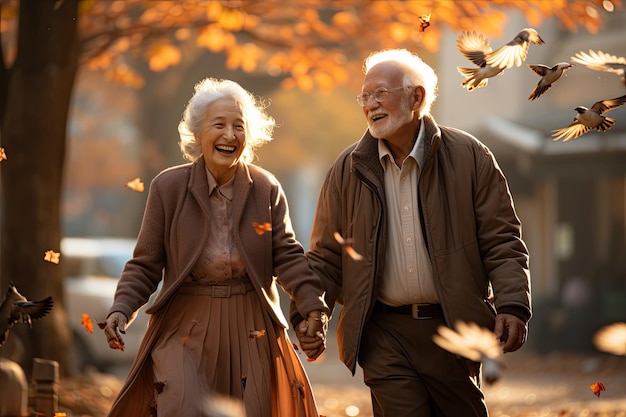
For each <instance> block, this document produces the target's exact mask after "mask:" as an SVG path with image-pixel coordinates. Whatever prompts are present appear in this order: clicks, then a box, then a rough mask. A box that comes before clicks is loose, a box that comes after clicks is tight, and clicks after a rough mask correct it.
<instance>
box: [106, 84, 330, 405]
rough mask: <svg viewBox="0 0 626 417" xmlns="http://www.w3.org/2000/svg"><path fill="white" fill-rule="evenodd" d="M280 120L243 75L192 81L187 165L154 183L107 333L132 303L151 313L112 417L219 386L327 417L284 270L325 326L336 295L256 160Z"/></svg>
mask: <svg viewBox="0 0 626 417" xmlns="http://www.w3.org/2000/svg"><path fill="white" fill-rule="evenodd" d="M274 123H275V122H274V120H273V119H272V118H271V117H270V116H268V115H267V114H266V113H265V111H264V107H263V105H262V103H261V102H260V101H258V100H257V99H256V98H255V97H254V96H253V95H251V94H250V93H249V92H248V91H246V90H245V89H243V88H242V87H241V86H240V85H239V84H237V83H235V82H233V81H228V80H216V79H212V78H207V79H205V80H203V81H201V82H200V83H198V84H197V85H196V88H195V94H194V95H193V97H192V98H191V100H190V101H189V103H188V105H187V107H186V110H185V113H184V116H183V120H182V121H181V123H180V125H179V132H180V139H181V141H180V147H181V150H182V153H183V155H184V156H185V157H186V158H187V159H188V160H190V161H191V163H189V164H185V165H181V166H176V167H172V168H170V169H166V170H164V171H163V172H161V173H160V174H159V175H158V176H156V177H155V178H154V180H153V181H152V183H151V185H150V191H149V194H148V200H147V203H146V208H145V213H144V218H143V222H142V224H141V229H140V231H139V235H138V238H137V244H136V247H135V251H134V254H133V258H132V259H130V260H129V261H128V262H127V264H126V266H125V268H124V271H123V272H122V276H121V278H120V281H119V284H118V286H117V290H116V292H115V299H114V302H113V305H112V306H111V308H110V310H109V315H108V317H107V319H106V326H105V328H104V333H105V335H106V337H107V341H108V343H109V346H110V347H111V348H113V349H116V348H117V349H119V348H123V345H124V341H123V339H122V335H121V334H120V333H122V334H123V333H124V331H125V328H126V325H127V324H129V323H130V322H131V321H132V319H133V317H134V315H135V314H136V312H137V310H138V309H139V308H140V307H141V306H143V305H144V304H146V303H147V301H148V299H149V297H150V296H151V295H152V294H153V293H155V292H156V291H157V287H158V286H159V284H160V283H161V285H162V288H161V289H160V291H159V292H158V293H157V295H156V297H155V299H154V302H153V304H152V305H151V306H150V307H149V308H148V309H147V310H146V312H147V313H148V314H150V315H151V318H150V322H149V326H148V329H147V332H146V334H145V336H144V339H143V341H142V343H141V346H140V348H139V352H138V353H137V357H136V359H135V361H134V363H133V365H132V367H131V369H130V372H129V375H128V377H127V379H126V382H125V384H124V386H123V388H122V390H121V392H120V393H119V396H118V397H117V398H116V400H115V402H114V404H113V406H112V409H111V411H110V413H109V416H111V417H117V416H127V417H130V416H132V417H143V416H155V415H157V416H159V417H168V416H170V417H174V416H175V417H180V416H185V417H195V416H201V415H203V411H202V404H203V402H205V401H206V400H207V399H208V398H211V397H212V396H218V395H219V396H229V397H234V398H236V399H238V400H241V401H242V403H243V405H244V407H245V411H246V415H247V417H279V416H289V417H292V416H294V417H300V416H303V417H304V416H306V417H309V416H315V417H317V416H318V413H317V409H316V405H315V401H314V398H313V395H312V392H311V387H310V384H309V381H308V378H307V376H306V373H305V370H304V368H303V366H302V363H301V362H300V360H299V358H298V356H297V355H296V353H295V351H294V348H293V345H292V343H291V342H290V341H289V337H288V335H287V331H286V328H287V320H286V319H285V317H284V315H283V312H282V310H281V307H280V302H279V301H280V300H279V294H278V289H277V282H278V283H279V284H280V285H281V286H282V287H283V288H284V290H285V291H286V292H287V293H288V294H289V295H290V297H291V298H292V300H293V301H294V302H295V304H296V305H297V309H298V312H299V313H300V314H301V315H302V316H303V317H308V318H309V320H308V323H309V327H308V333H309V335H310V336H316V337H319V338H320V339H323V338H324V337H325V334H326V314H327V313H328V308H327V306H326V304H325V302H324V301H323V294H322V288H321V284H320V281H319V280H318V278H317V277H316V275H314V274H313V273H312V272H311V270H310V269H309V267H308V263H307V260H306V257H305V255H304V251H303V248H302V246H301V245H300V243H299V242H298V241H297V240H296V238H295V236H294V232H293V229H292V226H291V221H290V218H289V212H288V207H287V201H286V199H285V195H284V192H283V190H282V187H281V185H280V183H279V182H278V181H277V180H276V178H275V177H274V176H273V175H272V174H270V173H269V172H267V171H265V170H263V169H261V168H259V167H257V166H255V165H252V164H251V161H252V158H253V155H254V153H253V151H254V149H255V147H258V146H259V145H261V144H263V143H264V142H267V141H270V140H271V139H272V136H271V135H272V131H273V128H274Z"/></svg>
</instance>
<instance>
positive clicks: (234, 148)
mask: <svg viewBox="0 0 626 417" xmlns="http://www.w3.org/2000/svg"><path fill="white" fill-rule="evenodd" d="M198 140H199V141H200V144H201V145H202V154H203V157H204V161H205V163H206V166H207V168H208V169H209V171H210V172H211V174H213V177H214V178H215V180H216V181H217V183H218V184H220V185H221V184H224V183H225V182H227V181H228V180H229V179H231V178H232V176H233V175H234V174H235V171H236V169H237V164H238V163H239V160H240V158H241V154H242V153H243V151H244V149H245V146H246V123H245V121H244V120H243V111H242V110H241V105H240V104H239V103H238V102H237V101H236V100H235V99H233V98H232V97H222V98H218V99H217V100H215V101H213V102H212V103H211V104H209V105H208V106H207V108H206V113H205V118H204V121H203V123H202V128H201V131H200V137H199V138H198Z"/></svg>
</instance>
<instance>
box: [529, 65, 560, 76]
mask: <svg viewBox="0 0 626 417" xmlns="http://www.w3.org/2000/svg"><path fill="white" fill-rule="evenodd" d="M527 65H528V68H530V69H531V70H533V72H534V73H535V74H537V75H538V76H540V77H543V76H544V75H546V74H547V72H548V71H550V70H552V69H554V68H550V67H549V66H547V65H543V64H527Z"/></svg>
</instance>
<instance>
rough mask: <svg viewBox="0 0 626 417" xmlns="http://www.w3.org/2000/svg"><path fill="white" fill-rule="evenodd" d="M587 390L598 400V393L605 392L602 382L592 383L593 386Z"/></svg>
mask: <svg viewBox="0 0 626 417" xmlns="http://www.w3.org/2000/svg"><path fill="white" fill-rule="evenodd" d="M589 389H590V390H591V391H593V395H595V396H596V397H598V398H600V393H601V392H602V391H606V388H604V384H603V383H602V382H594V383H593V384H591V385H589Z"/></svg>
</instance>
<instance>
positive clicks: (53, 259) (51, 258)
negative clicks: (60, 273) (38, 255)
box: [43, 250, 61, 264]
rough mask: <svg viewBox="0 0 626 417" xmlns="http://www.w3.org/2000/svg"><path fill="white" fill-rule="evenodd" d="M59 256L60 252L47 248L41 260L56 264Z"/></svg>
mask: <svg viewBox="0 0 626 417" xmlns="http://www.w3.org/2000/svg"><path fill="white" fill-rule="evenodd" d="M60 256H61V253H60V252H55V251H53V250H47V251H46V253H45V255H44V257H43V260H44V261H47V262H50V263H53V264H58V263H59V257H60Z"/></svg>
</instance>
